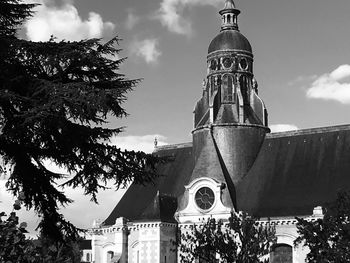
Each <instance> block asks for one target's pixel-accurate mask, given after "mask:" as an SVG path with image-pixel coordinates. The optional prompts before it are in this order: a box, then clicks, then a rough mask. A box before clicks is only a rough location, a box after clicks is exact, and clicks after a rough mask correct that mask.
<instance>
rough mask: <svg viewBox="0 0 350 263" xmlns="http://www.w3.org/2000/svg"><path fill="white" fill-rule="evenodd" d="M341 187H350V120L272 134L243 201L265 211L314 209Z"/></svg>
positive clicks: (244, 184) (242, 205)
mask: <svg viewBox="0 0 350 263" xmlns="http://www.w3.org/2000/svg"><path fill="white" fill-rule="evenodd" d="M341 190H350V125H344V126H335V127H326V128H316V129H309V130H300V131H296V132H286V133H276V134H269V135H267V137H266V139H265V141H264V143H263V145H262V148H261V150H260V153H259V155H258V158H257V159H256V161H255V163H254V165H253V167H252V168H251V169H250V171H249V172H248V174H247V175H246V176H245V177H244V178H243V180H241V182H240V183H239V184H238V185H237V205H238V209H239V210H244V211H247V212H249V213H251V214H254V215H257V216H261V217H272V216H290V215H294V216H295V215H310V214H312V211H313V208H314V207H315V206H318V205H324V204H325V203H327V202H330V201H333V200H334V199H335V198H336V194H337V192H338V191H341Z"/></svg>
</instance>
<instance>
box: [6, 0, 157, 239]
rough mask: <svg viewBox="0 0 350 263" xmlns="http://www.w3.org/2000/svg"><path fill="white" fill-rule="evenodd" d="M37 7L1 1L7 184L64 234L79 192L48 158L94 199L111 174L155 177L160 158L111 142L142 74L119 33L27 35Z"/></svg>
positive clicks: (123, 180) (51, 229) (121, 178)
mask: <svg viewBox="0 0 350 263" xmlns="http://www.w3.org/2000/svg"><path fill="white" fill-rule="evenodd" d="M33 7H34V5H28V4H23V2H22V1H21V0H2V1H0V22H1V24H0V33H1V35H0V155H1V157H2V159H3V164H2V172H5V169H6V167H9V166H10V167H11V169H10V171H8V172H9V174H10V176H9V179H8V182H7V187H8V189H10V190H11V191H12V193H13V194H14V195H15V196H18V195H19V194H21V195H23V197H24V198H23V202H24V205H25V206H26V207H27V208H28V209H32V208H33V209H35V211H36V212H37V213H38V215H39V216H40V217H41V223H40V225H39V228H40V229H41V231H42V233H43V234H44V235H48V236H51V237H55V238H57V239H60V238H61V239H62V238H63V237H64V236H65V235H71V236H76V235H77V232H76V228H75V227H74V226H73V225H72V224H71V223H70V222H68V221H67V220H65V219H64V217H63V215H62V214H60V213H59V207H60V206H62V205H67V204H69V203H70V202H72V200H70V199H69V198H67V196H66V195H65V194H64V190H63V189H62V188H60V185H58V184H57V182H58V181H59V180H62V179H64V178H65V177H66V175H64V174H59V173H54V172H52V171H50V170H48V169H47V168H46V167H45V166H44V162H45V161H46V160H50V161H52V162H54V163H56V164H57V165H58V166H60V167H63V168H65V169H66V170H67V171H68V172H69V173H70V174H72V175H73V177H72V178H70V180H69V181H68V182H66V183H65V184H64V185H67V186H72V187H82V188H83V189H84V191H85V194H86V195H90V196H91V198H92V200H93V201H97V200H96V193H97V192H98V190H103V189H105V188H106V183H107V181H112V182H113V183H114V185H115V187H116V188H119V187H123V186H126V185H127V184H128V183H129V182H131V181H133V182H135V183H142V184H145V183H149V182H152V181H153V179H154V178H155V177H156V176H157V174H156V164H157V163H158V162H159V161H161V160H160V159H158V158H156V157H154V156H152V155H147V154H145V153H143V152H134V151H124V150H121V149H119V148H118V147H116V146H112V145H109V144H108V140H109V139H110V138H111V137H112V136H115V135H117V134H118V133H120V132H122V131H123V127H118V128H114V129H110V128H105V126H106V125H105V124H106V122H107V118H109V117H110V116H112V117H115V118H123V117H125V116H126V115H127V113H126V111H125V109H124V108H123V107H122V104H123V102H124V101H125V100H126V98H127V97H126V95H127V93H128V92H129V91H131V90H132V89H133V88H134V87H135V85H136V84H137V83H138V82H139V81H140V80H129V79H127V78H126V77H125V76H124V75H123V74H121V73H119V67H120V65H121V64H122V63H123V62H124V60H125V59H124V58H118V53H119V52H120V49H118V45H117V44H118V41H119V39H118V38H117V37H115V38H113V39H111V40H110V41H108V42H106V43H103V42H102V41H101V39H87V40H81V41H74V42H70V41H60V42H57V41H56V40H55V39H54V37H51V39H50V40H49V41H48V42H31V41H27V40H24V39H20V38H18V37H17V36H16V32H17V30H18V29H19V27H20V26H21V24H22V23H23V21H24V20H25V19H27V18H29V17H30V16H31V15H32V8H33ZM113 57H114V58H113Z"/></svg>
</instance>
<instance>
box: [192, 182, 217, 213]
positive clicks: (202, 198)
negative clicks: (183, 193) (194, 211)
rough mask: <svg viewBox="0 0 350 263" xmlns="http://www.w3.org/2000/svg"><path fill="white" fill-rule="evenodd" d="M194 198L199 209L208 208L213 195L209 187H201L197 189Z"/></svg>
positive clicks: (211, 202)
mask: <svg viewBox="0 0 350 263" xmlns="http://www.w3.org/2000/svg"><path fill="white" fill-rule="evenodd" d="M195 200H196V204H197V205H198V207H199V208H200V209H203V210H208V209H210V208H211V207H212V206H213V204H214V200H215V195H214V192H213V190H211V189H210V188H209V187H202V188H200V189H199V190H198V191H197V193H196V195H195Z"/></svg>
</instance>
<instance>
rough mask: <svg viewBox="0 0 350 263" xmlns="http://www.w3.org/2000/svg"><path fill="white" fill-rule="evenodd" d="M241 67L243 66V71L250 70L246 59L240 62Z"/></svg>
mask: <svg viewBox="0 0 350 263" xmlns="http://www.w3.org/2000/svg"><path fill="white" fill-rule="evenodd" d="M239 65H240V66H241V69H243V70H246V69H247V68H248V63H247V60H246V59H245V58H242V59H241V61H240V62H239Z"/></svg>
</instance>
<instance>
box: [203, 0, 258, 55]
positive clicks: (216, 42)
mask: <svg viewBox="0 0 350 263" xmlns="http://www.w3.org/2000/svg"><path fill="white" fill-rule="evenodd" d="M240 13H241V11H239V10H238V9H236V6H235V4H234V2H233V0H227V1H226V3H225V7H224V9H222V10H221V11H220V12H219V14H220V15H221V21H222V23H221V32H220V33H219V34H218V35H217V36H216V37H215V38H214V39H213V40H212V41H211V43H210V45H209V48H208V54H210V53H212V52H215V51H219V50H241V51H247V52H249V53H252V47H251V45H250V43H249V41H248V39H247V38H246V37H245V36H243V35H242V34H241V33H240V32H239V29H238V15H239V14H240Z"/></svg>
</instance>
